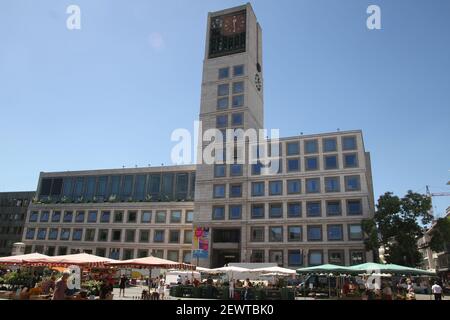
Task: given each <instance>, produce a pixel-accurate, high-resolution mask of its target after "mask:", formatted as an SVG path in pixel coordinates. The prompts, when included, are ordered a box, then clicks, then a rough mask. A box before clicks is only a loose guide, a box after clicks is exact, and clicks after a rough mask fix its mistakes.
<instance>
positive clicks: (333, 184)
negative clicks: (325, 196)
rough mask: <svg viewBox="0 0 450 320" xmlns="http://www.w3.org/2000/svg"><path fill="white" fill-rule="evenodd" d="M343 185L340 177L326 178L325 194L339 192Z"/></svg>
mask: <svg viewBox="0 0 450 320" xmlns="http://www.w3.org/2000/svg"><path fill="white" fill-rule="evenodd" d="M340 190H341V185H340V182H339V177H326V178H325V192H339V191H340Z"/></svg>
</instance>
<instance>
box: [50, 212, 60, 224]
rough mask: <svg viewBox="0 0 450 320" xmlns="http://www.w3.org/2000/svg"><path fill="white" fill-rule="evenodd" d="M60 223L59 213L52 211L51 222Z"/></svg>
mask: <svg viewBox="0 0 450 320" xmlns="http://www.w3.org/2000/svg"><path fill="white" fill-rule="evenodd" d="M60 221H61V211H53V214H52V222H58V223H59V222H60Z"/></svg>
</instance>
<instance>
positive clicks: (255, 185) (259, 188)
mask: <svg viewBox="0 0 450 320" xmlns="http://www.w3.org/2000/svg"><path fill="white" fill-rule="evenodd" d="M252 196H253V197H259V196H264V181H261V182H252Z"/></svg>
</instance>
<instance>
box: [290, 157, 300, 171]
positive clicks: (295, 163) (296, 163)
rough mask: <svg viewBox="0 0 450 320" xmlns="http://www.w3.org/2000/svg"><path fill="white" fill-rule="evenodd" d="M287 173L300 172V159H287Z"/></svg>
mask: <svg viewBox="0 0 450 320" xmlns="http://www.w3.org/2000/svg"><path fill="white" fill-rule="evenodd" d="M287 170H288V172H297V171H300V159H287Z"/></svg>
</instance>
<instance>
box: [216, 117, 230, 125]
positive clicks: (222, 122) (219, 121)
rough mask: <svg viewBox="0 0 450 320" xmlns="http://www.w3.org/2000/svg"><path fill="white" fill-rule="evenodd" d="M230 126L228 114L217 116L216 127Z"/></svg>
mask: <svg viewBox="0 0 450 320" xmlns="http://www.w3.org/2000/svg"><path fill="white" fill-rule="evenodd" d="M226 126H228V115H227V114H222V115H220V116H217V117H216V127H217V128H224V127H226Z"/></svg>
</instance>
